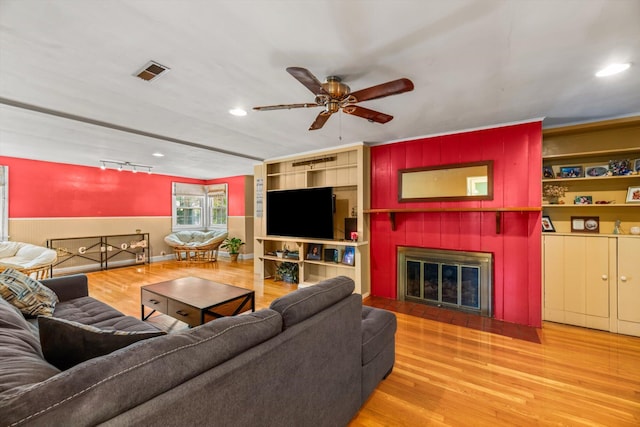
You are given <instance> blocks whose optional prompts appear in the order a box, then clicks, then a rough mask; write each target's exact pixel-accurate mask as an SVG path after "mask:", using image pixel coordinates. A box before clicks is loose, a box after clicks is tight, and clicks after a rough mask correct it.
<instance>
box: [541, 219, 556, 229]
mask: <svg viewBox="0 0 640 427" xmlns="http://www.w3.org/2000/svg"><path fill="white" fill-rule="evenodd" d="M542 231H545V232H554V231H556V229H555V227H554V226H553V222H551V218H549V217H548V216H547V215H543V216H542Z"/></svg>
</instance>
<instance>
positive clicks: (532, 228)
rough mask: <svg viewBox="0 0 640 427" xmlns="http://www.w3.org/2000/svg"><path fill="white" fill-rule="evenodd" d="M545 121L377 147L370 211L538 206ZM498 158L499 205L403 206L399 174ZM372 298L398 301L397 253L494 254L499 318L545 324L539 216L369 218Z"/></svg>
mask: <svg viewBox="0 0 640 427" xmlns="http://www.w3.org/2000/svg"><path fill="white" fill-rule="evenodd" d="M541 153H542V126H541V122H531V123H525V124H520V125H512V126H505V127H499V128H492V129H483V130H477V131H470V132H463V133H458V134H452V135H445V136H437V137H432V138H421V139H416V140H412V141H406V142H401V143H396V144H388V145H383V146H378V147H372V150H371V161H372V163H371V171H372V176H371V207H372V208H374V209H375V208H378V209H384V208H433V207H448V208H455V207H514V206H527V207H538V208H539V207H540V205H541V201H540V185H541V184H540V182H541V176H540V171H541V164H542V155H541ZM481 160H493V161H494V164H493V167H494V199H493V200H489V201H471V202H417V203H400V202H398V170H399V169H404V168H412V167H421V166H435V165H443V164H454V163H466V162H476V161H481ZM370 224H371V257H372V263H371V264H372V271H371V277H372V283H371V293H372V294H373V295H377V296H383V297H387V298H394V299H395V298H397V283H396V264H397V260H396V247H397V246H417V247H425V248H443V249H454V250H467V251H479V252H490V253H492V254H493V256H494V271H493V278H494V295H493V300H494V301H493V305H494V317H495V318H496V319H500V320H506V321H509V322H514V323H520V324H525V325H531V326H537V327H539V326H540V325H541V322H542V319H541V295H540V293H541V272H540V271H541V248H540V242H541V240H540V239H541V233H540V212H532V213H530V212H526V213H520V212H508V213H503V214H502V222H501V225H502V230H501V233H500V234H497V233H496V215H495V213H493V212H462V213H458V212H446V213H400V214H396V230H395V231H391V228H390V222H389V220H388V218H387V216H386V215H385V214H372V215H371V220H370Z"/></svg>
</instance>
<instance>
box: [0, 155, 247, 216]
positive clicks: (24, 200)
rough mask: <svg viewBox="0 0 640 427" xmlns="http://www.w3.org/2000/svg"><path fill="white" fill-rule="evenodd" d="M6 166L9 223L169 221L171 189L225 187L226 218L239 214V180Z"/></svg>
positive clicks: (7, 161)
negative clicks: (115, 219) (116, 219)
mask: <svg viewBox="0 0 640 427" xmlns="http://www.w3.org/2000/svg"><path fill="white" fill-rule="evenodd" d="M0 164H3V165H7V166H9V218H55V217H112V216H171V184H172V183H173V182H186V183H194V184H203V185H204V184H208V183H224V182H226V183H228V184H229V214H230V215H238V216H242V215H244V211H245V202H244V200H245V198H244V192H245V183H244V181H245V179H246V177H244V176H239V177H231V178H224V179H216V180H211V181H204V180H199V179H190V178H182V177H176V176H170V175H158V174H151V175H149V174H147V173H143V172H139V173H136V174H134V173H131V172H129V171H122V172H118V171H117V170H113V169H107V170H102V169H100V168H99V167H88V166H77V165H70V164H65V163H52V162H43V161H38V160H27V159H20V158H14V157H2V156H0Z"/></svg>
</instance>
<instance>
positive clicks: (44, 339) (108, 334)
mask: <svg viewBox="0 0 640 427" xmlns="http://www.w3.org/2000/svg"><path fill="white" fill-rule="evenodd" d="M38 328H39V329H40V345H41V346H42V353H43V354H44V358H45V359H46V360H47V361H48V362H49V363H51V364H52V365H53V366H55V367H56V368H58V369H60V370H65V369H69V368H71V367H72V366H75V365H77V364H78V363H81V362H84V361H85V360H89V359H93V358H94V357H100V356H104V355H105V354H109V353H111V352H113V351H116V350H118V349H120V348H123V347H126V346H128V345H129V344H133V343H134V342H137V341H140V340H144V339H147V338H153V337H157V336H160V335H166V332H163V331H160V330H159V331H157V332H149V331H144V332H143V331H114V330H104V329H100V328H96V327H95V326H90V325H84V324H82V323H78V322H73V321H71V320H65V319H60V318H58V317H44V316H40V317H38Z"/></svg>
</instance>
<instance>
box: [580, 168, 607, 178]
mask: <svg viewBox="0 0 640 427" xmlns="http://www.w3.org/2000/svg"><path fill="white" fill-rule="evenodd" d="M608 173H609V165H596V166H586V167H585V168H584V176H586V177H592V178H596V177H600V176H607V174H608Z"/></svg>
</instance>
